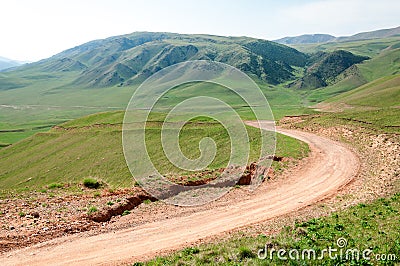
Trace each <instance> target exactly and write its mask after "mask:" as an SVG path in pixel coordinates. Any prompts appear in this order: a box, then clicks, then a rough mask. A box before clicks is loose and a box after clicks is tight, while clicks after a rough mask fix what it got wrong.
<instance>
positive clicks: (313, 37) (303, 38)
mask: <svg viewBox="0 0 400 266" xmlns="http://www.w3.org/2000/svg"><path fill="white" fill-rule="evenodd" d="M335 38H336V37H335V36H332V35H329V34H304V35H300V36H295V37H284V38H281V39H278V40H274V42H277V43H281V44H304V43H325V42H329V41H332V40H334V39H335Z"/></svg>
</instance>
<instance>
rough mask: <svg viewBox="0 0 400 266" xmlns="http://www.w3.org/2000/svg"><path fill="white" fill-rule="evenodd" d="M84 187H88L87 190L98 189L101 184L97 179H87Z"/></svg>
mask: <svg viewBox="0 0 400 266" xmlns="http://www.w3.org/2000/svg"><path fill="white" fill-rule="evenodd" d="M83 185H84V186H85V187H87V188H93V189H96V188H99V187H100V182H99V181H97V180H96V179H93V178H85V179H84V180H83Z"/></svg>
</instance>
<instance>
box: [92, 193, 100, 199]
mask: <svg viewBox="0 0 400 266" xmlns="http://www.w3.org/2000/svg"><path fill="white" fill-rule="evenodd" d="M100 195H101V194H100V192H95V193H93V197H94V198H98V197H100Z"/></svg>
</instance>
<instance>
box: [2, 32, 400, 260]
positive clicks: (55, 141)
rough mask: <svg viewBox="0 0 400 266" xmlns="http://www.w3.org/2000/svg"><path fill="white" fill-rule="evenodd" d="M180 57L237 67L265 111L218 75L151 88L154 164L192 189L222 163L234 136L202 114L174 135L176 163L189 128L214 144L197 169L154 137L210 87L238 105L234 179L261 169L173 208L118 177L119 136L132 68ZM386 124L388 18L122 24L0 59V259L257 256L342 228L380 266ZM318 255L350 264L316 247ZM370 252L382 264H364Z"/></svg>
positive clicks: (392, 169)
mask: <svg viewBox="0 0 400 266" xmlns="http://www.w3.org/2000/svg"><path fill="white" fill-rule="evenodd" d="M190 60H206V61H215V62H219V63H224V64H227V65H231V66H234V67H236V68H237V69H239V70H241V71H243V72H244V73H246V74H247V75H248V76H249V77H250V78H251V79H252V81H254V83H255V84H257V86H258V87H259V88H260V91H261V92H262V93H263V94H264V96H265V97H266V99H267V100H268V103H269V106H270V107H271V111H272V114H273V119H274V121H255V115H254V112H253V111H254V109H253V106H251V105H250V104H249V103H247V102H245V101H244V99H243V98H241V96H240V95H236V94H235V93H233V92H232V91H231V90H230V89H229V88H226V87H224V86H221V85H218V84H210V83H207V82H191V83H187V84H181V85H179V86H176V87H174V88H173V89H172V90H170V91H169V92H168V93H166V94H165V95H162V97H161V98H160V100H159V101H158V102H157V103H156V104H155V105H154V109H153V110H152V112H151V113H150V116H149V117H148V120H146V128H145V130H146V131H145V132H146V138H145V141H146V143H145V144H146V149H147V150H146V151H147V155H148V156H149V158H151V160H152V162H153V163H154V165H155V166H156V168H157V171H159V173H160V174H161V175H162V176H163V177H166V178H167V179H169V180H170V181H172V182H173V183H176V184H180V185H183V186H192V185H193V184H208V183H212V182H213V180H216V179H218V178H219V177H221V173H222V172H223V171H225V170H226V169H228V167H227V165H228V163H229V161H230V159H231V158H230V157H229V154H231V152H232V149H233V148H232V138H231V136H229V134H228V131H227V128H224V127H223V126H222V125H221V124H220V121H217V120H215V119H212V118H210V117H203V116H201V117H195V118H192V119H191V120H189V121H186V122H185V125H184V126H183V127H182V130H181V131H180V133H179V136H178V138H179V141H178V142H179V150H180V151H181V152H182V153H183V154H184V155H185V156H186V157H187V158H188V159H190V160H195V159H196V158H199V157H200V156H201V155H202V152H203V151H202V148H201V145H200V143H201V141H202V140H204V139H208V138H210V139H212V140H213V143H214V145H215V147H216V148H217V153H216V155H215V157H214V158H213V160H212V162H211V163H210V164H209V165H208V166H207V167H206V168H204V169H201V170H199V171H197V172H192V171H189V170H187V169H181V168H179V167H178V166H177V165H175V164H174V163H172V162H171V161H170V160H169V159H170V158H169V157H168V156H167V155H166V154H165V151H164V150H163V148H164V146H163V145H164V144H163V143H162V141H161V138H162V134H163V128H162V126H163V123H164V122H165V121H166V118H167V115H168V113H169V112H170V111H171V110H172V109H173V108H174V107H175V106H176V105H178V104H179V103H182V102H184V101H185V100H187V99H190V98H192V97H197V96H210V97H215V98H218V99H219V100H221V101H223V102H225V103H226V104H228V105H229V106H230V107H231V108H232V109H233V110H234V111H235V112H236V113H237V114H238V116H239V118H240V119H241V121H242V123H243V126H244V128H245V131H246V134H247V136H248V141H247V142H248V143H247V144H248V145H249V151H250V153H249V157H248V160H247V168H246V169H245V173H244V175H243V176H245V175H248V177H249V178H250V180H254V178H256V177H257V178H260V180H261V182H260V186H259V187H258V188H256V189H255V190H254V191H252V190H251V189H250V188H249V187H248V186H247V185H239V184H236V185H234V186H232V189H231V190H229V192H228V193H226V194H225V195H224V196H222V197H221V198H218V199H216V200H214V201H211V202H209V203H208V204H205V205H200V206H175V205H168V204H167V203H165V202H164V201H163V200H157V199H156V198H154V197H152V195H149V194H148V193H147V192H146V191H145V190H143V189H142V187H141V185H142V184H141V183H140V182H139V181H137V180H135V179H134V177H132V173H131V171H130V169H129V168H128V166H127V162H126V157H124V147H123V146H122V142H123V135H122V132H123V120H124V115H125V111H124V110H125V109H126V107H127V105H128V103H129V100H130V99H131V96H132V95H133V94H134V93H135V91H136V90H137V89H138V87H139V86H140V85H141V84H142V82H143V81H145V80H146V79H147V78H149V77H151V76H152V75H153V74H154V73H157V72H158V71H160V70H161V69H164V68H166V67H168V66H171V65H174V64H177V63H181V62H186V61H190ZM182 75H184V73H183V74H182ZM175 122H176V123H177V122H180V121H175ZM258 122H260V123H258ZM244 124H245V125H244ZM275 124H276V126H277V130H276V135H275V132H274V136H273V138H274V141H275V142H274V145H275V146H274V150H275V153H274V154H268V156H269V160H270V162H271V167H270V168H268V171H265V169H264V172H263V174H262V175H259V173H258V172H257V169H259V168H257V167H258V166H257V165H258V164H259V163H260V162H261V159H262V158H259V157H260V154H262V152H261V150H262V148H264V146H263V145H264V144H263V142H262V137H261V136H263V132H267V131H260V127H261V128H264V129H265V130H267V129H269V130H270V129H271V125H275ZM268 132H269V131H268ZM399 134H400V37H399V28H393V29H387V30H379V31H373V32H364V33H360V34H356V35H353V36H348V37H334V36H331V35H305V36H298V37H288V38H283V39H280V40H276V42H272V41H267V40H262V39H256V38H250V37H224V36H216V35H204V34H177V33H166V32H134V33H131V34H125V35H120V36H114V37H109V38H106V39H100V40H95V41H90V42H88V43H85V44H82V45H79V46H76V47H73V48H71V49H68V50H65V51H63V52H61V53H58V54H56V55H54V56H52V57H50V58H47V59H43V60H41V61H38V62H34V63H29V64H25V65H22V66H19V67H17V68H11V69H4V70H2V71H0V211H1V213H0V252H1V255H0V256H1V257H0V264H2V265H25V264H29V265H43V264H60V265H71V264H75V265H82V264H113V265H114V264H124V265H125V264H133V263H135V264H133V265H171V264H173V265H186V264H196V265H202V264H209V265H213V264H224V265H236V264H240V265H262V264H264V263H265V261H262V260H260V259H259V258H257V250H259V249H260V248H262V247H263V246H264V245H268V246H269V247H270V248H271V247H273V248H276V249H277V250H278V249H279V248H299V247H302V248H315V249H316V250H321V249H323V248H325V247H326V246H327V245H331V244H332V243H336V242H335V241H336V240H337V239H338V238H339V237H342V238H345V239H346V240H347V241H349V242H348V244H349V246H350V245H351V246H357V247H363V248H371V249H372V250H373V254H378V253H379V252H386V253H387V254H398V257H396V258H395V260H394V261H393V262H392V261H390V262H388V261H387V263H389V265H394V264H390V263H397V262H399V260H400V253H399V252H400V232H399V226H398V225H399V224H398V223H399V217H398V212H399V211H400V205H399V191H400V182H399V175H400V168H399V160H400V157H399V156H400V144H399V143H400V140H399ZM251 165H253V166H254V167H255V169H256V170H251V167H252V166H251ZM260 165H261V163H260ZM250 187H251V186H250ZM178 194H179V193H178ZM193 197H197V194H193ZM104 217H105V218H104ZM204 217H207V219H205V218H204ZM154 243H157V245H155V244H154ZM60 257H63V260H60ZM271 262H272V263H274V264H278V265H285V264H284V263H283V262H282V261H280V260H278V259H275V260H273V261H271ZM308 262H309V261H305V260H293V261H291V263H293V264H299V263H303V264H305V263H308ZM313 263H314V264H313ZM318 263H319V262H318V261H315V262H312V263H311V265H318ZM323 263H325V264H327V265H333V264H336V263H342V264H346V263H350V264H351V263H360V262H359V261H355V260H347V259H345V260H329V258H327V257H325V258H324V260H323ZM368 263H370V264H368ZM371 263H372V264H371ZM379 263H382V264H384V263H385V262H379V261H377V260H373V261H372V262H365V265H375V264H379Z"/></svg>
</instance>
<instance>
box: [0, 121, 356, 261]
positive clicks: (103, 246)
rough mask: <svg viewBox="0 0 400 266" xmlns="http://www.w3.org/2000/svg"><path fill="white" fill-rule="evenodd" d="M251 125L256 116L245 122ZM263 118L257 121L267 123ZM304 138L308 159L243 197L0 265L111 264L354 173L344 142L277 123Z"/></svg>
mask: <svg viewBox="0 0 400 266" xmlns="http://www.w3.org/2000/svg"><path fill="white" fill-rule="evenodd" d="M248 124H250V125H253V126H256V125H257V123H256V122H248ZM268 125H270V124H269V123H268V122H265V123H263V124H262V127H265V128H267V127H268ZM278 132H281V133H283V134H286V135H288V136H292V137H295V138H297V139H300V140H302V141H304V142H306V143H308V144H309V146H310V148H311V154H310V157H311V158H310V162H312V163H310V164H308V165H307V166H306V167H303V168H302V169H300V170H299V171H297V172H296V173H294V174H293V176H292V177H291V178H289V179H287V180H285V182H276V183H273V184H271V186H266V187H267V189H266V190H265V191H262V193H260V192H255V193H254V195H252V196H251V197H250V198H249V199H245V200H242V201H240V200H238V201H236V202H235V203H233V204H231V205H226V206H222V207H219V208H213V209H209V210H202V211H199V212H195V213H192V214H190V215H188V216H184V217H174V218H170V219H163V220H160V221H156V222H151V223H146V224H142V225H138V226H136V227H133V228H129V229H124V230H120V231H115V232H110V233H103V234H99V235H94V236H85V235H74V236H69V237H64V238H59V239H55V240H52V241H49V242H45V243H41V244H38V245H35V246H32V247H28V248H24V249H21V250H16V251H12V252H9V253H6V254H4V255H3V256H2V258H1V259H0V265H116V264H124V263H129V262H133V261H135V260H141V259H144V258H148V257H151V256H154V255H155V254H157V253H158V252H162V251H168V250H175V249H178V248H181V247H183V246H185V245H189V244H190V243H193V242H194V241H198V240H199V239H203V238H206V237H210V236H214V235H218V234H220V233H223V232H226V231H229V230H233V229H236V228H240V227H243V226H247V225H249V224H254V223H259V222H262V221H265V220H268V219H271V218H274V217H276V216H279V215H282V214H287V213H289V212H292V211H295V210H297V209H299V208H302V207H304V206H307V205H309V204H312V203H315V202H317V201H319V200H321V199H323V198H325V197H327V196H329V195H332V194H334V193H335V192H336V191H337V190H338V189H339V188H340V187H342V186H343V185H345V184H347V183H348V182H349V181H350V180H351V179H352V178H353V177H354V176H355V174H356V173H357V171H358V168H359V162H358V158H357V157H356V156H355V155H354V154H353V153H352V152H351V151H350V150H348V149H347V148H345V147H343V146H342V145H341V144H339V143H337V142H334V141H332V140H329V139H326V138H323V137H319V136H316V135H314V134H310V133H305V132H300V131H293V130H286V129H278Z"/></svg>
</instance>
